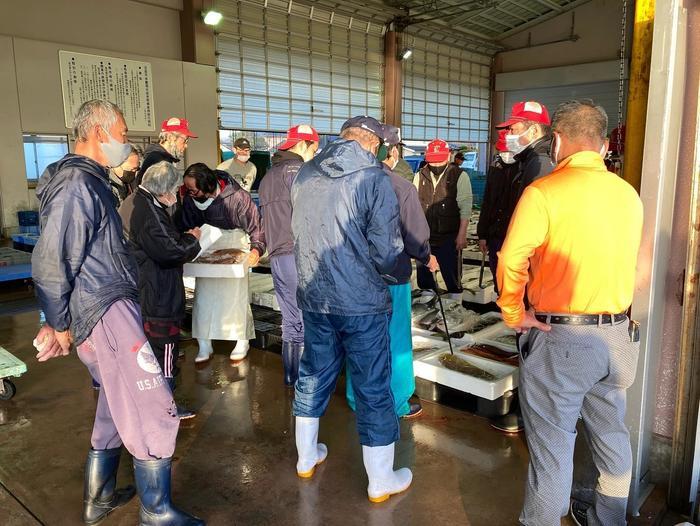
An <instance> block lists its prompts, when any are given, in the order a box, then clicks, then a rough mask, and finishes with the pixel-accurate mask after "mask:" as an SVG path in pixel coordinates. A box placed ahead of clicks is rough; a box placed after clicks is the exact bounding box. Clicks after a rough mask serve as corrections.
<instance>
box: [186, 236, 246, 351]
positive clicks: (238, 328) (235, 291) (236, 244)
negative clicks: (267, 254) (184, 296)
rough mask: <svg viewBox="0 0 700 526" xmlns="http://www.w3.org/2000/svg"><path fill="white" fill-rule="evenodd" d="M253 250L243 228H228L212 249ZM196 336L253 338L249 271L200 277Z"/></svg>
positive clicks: (194, 311) (194, 313) (194, 322)
mask: <svg viewBox="0 0 700 526" xmlns="http://www.w3.org/2000/svg"><path fill="white" fill-rule="evenodd" d="M225 248H237V249H241V250H245V251H248V250H250V238H249V237H248V234H246V233H245V232H244V231H243V230H240V229H236V230H224V231H223V235H222V236H221V237H220V238H219V239H218V240H217V241H216V243H214V244H213V245H212V246H211V247H210V249H209V250H220V249H225ZM192 337H193V338H200V339H204V340H231V341H238V340H252V339H254V338H255V327H254V325H253V312H252V311H251V309H250V298H249V297H248V274H246V276H245V277H244V278H197V279H196V284H195V290H194V306H193V308H192Z"/></svg>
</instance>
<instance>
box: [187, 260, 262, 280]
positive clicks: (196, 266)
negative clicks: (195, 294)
mask: <svg viewBox="0 0 700 526" xmlns="http://www.w3.org/2000/svg"><path fill="white" fill-rule="evenodd" d="M183 274H184V275H185V276H192V277H195V278H244V277H246V275H247V274H248V261H247V260H246V261H244V262H243V263H237V264H235V265H221V264H218V263H185V266H184V268H183Z"/></svg>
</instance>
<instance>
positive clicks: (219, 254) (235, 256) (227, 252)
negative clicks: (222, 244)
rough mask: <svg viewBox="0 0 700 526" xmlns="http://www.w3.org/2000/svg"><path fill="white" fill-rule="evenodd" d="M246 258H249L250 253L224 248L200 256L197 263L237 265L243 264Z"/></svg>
mask: <svg viewBox="0 0 700 526" xmlns="http://www.w3.org/2000/svg"><path fill="white" fill-rule="evenodd" d="M246 257H248V253H247V252H244V251H242V250H239V249H237V248H222V249H221V250H215V251H214V252H210V253H209V254H204V255H203V256H200V257H199V258H198V259H197V263H209V264H215V265H235V264H236V263H241V262H242V261H243V260H244V259H245V258H246Z"/></svg>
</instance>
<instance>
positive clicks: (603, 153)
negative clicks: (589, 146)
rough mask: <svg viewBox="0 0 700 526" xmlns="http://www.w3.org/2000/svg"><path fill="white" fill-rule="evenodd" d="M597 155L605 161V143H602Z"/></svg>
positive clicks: (606, 150)
mask: <svg viewBox="0 0 700 526" xmlns="http://www.w3.org/2000/svg"><path fill="white" fill-rule="evenodd" d="M598 153H600V156H601V157H602V158H603V159H605V156H606V155H607V153H608V147H607V146H605V143H603V146H601V148H600V152H598Z"/></svg>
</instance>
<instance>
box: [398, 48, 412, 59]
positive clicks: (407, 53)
mask: <svg viewBox="0 0 700 526" xmlns="http://www.w3.org/2000/svg"><path fill="white" fill-rule="evenodd" d="M411 55H413V50H412V49H411V48H410V47H407V48H404V49H403V51H401V53H400V54H399V60H406V59H408V58H410V57H411Z"/></svg>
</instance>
